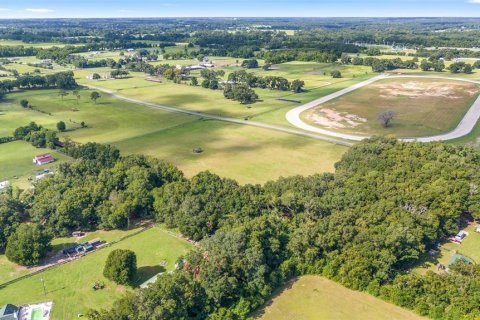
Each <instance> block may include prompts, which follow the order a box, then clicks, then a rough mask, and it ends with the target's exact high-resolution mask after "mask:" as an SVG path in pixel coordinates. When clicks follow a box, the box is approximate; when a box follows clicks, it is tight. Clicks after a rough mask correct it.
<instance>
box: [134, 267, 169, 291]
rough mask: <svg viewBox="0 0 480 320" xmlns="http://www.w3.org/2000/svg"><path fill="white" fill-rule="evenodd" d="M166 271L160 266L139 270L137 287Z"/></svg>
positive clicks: (136, 281) (136, 280) (136, 278)
mask: <svg viewBox="0 0 480 320" xmlns="http://www.w3.org/2000/svg"><path fill="white" fill-rule="evenodd" d="M165 271H166V269H165V268H164V267H162V266H160V265H155V266H143V267H140V268H138V269H137V276H136V277H135V283H134V284H135V286H139V285H141V284H142V283H144V282H145V281H147V280H148V279H150V278H152V277H153V276H155V275H157V274H159V273H162V272H165Z"/></svg>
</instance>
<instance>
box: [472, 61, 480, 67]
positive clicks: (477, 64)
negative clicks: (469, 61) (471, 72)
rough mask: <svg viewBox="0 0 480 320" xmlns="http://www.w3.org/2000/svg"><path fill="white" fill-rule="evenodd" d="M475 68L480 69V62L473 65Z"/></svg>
mask: <svg viewBox="0 0 480 320" xmlns="http://www.w3.org/2000/svg"><path fill="white" fill-rule="evenodd" d="M473 67H474V68H475V69H480V60H477V61H475V62H474V63H473Z"/></svg>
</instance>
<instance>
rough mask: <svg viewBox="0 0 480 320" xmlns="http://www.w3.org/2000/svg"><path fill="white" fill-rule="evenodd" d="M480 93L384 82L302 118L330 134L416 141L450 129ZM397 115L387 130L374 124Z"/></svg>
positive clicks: (416, 81)
mask: <svg viewBox="0 0 480 320" xmlns="http://www.w3.org/2000/svg"><path fill="white" fill-rule="evenodd" d="M479 92H480V89H479V86H478V85H475V84H471V83H466V82H461V81H455V80H443V79H442V80H440V79H421V78H411V79H410V78H396V79H386V80H381V81H377V82H375V83H372V84H370V85H368V86H366V87H363V88H360V89H358V90H355V91H353V92H350V93H348V94H345V95H343V96H341V97H339V98H336V99H334V100H331V101H329V102H326V103H324V104H322V105H320V106H318V107H316V108H313V109H310V110H307V111H306V112H304V113H303V114H302V118H303V120H304V121H306V122H307V123H309V124H313V125H318V126H321V127H324V128H327V129H329V130H335V131H341V132H347V133H356V134H363V135H372V134H380V135H387V134H388V135H395V136H397V137H418V136H429V135H436V134H440V133H445V132H448V131H450V130H453V129H454V128H455V127H456V126H457V124H458V123H459V122H460V120H461V119H462V117H463V116H464V114H465V113H466V111H467V110H468V109H469V108H470V106H471V105H472V104H473V102H474V101H475V99H476V98H477V97H478V93H479ZM383 111H393V112H394V113H395V114H396V116H395V119H394V120H393V122H392V124H391V125H390V126H389V127H388V128H384V127H383V126H382V125H381V124H380V123H379V122H378V120H377V117H378V114H380V113H381V112H383Z"/></svg>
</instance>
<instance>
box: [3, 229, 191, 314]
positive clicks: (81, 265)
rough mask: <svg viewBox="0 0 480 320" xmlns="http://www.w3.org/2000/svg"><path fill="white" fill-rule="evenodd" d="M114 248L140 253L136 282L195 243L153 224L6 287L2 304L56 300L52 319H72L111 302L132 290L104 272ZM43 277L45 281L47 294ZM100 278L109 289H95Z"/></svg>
mask: <svg viewBox="0 0 480 320" xmlns="http://www.w3.org/2000/svg"><path fill="white" fill-rule="evenodd" d="M114 249H130V250H132V251H134V252H135V253H136V255H137V266H138V268H139V277H138V279H137V281H136V283H137V284H140V283H143V282H144V281H145V280H147V279H148V278H150V277H152V276H153V275H155V274H156V273H158V272H162V271H165V270H167V271H168V270H173V269H174V265H175V262H176V260H177V259H178V257H179V256H181V255H183V254H185V253H187V252H188V251H189V250H190V249H191V244H189V243H188V242H186V241H184V240H180V239H177V238H175V237H173V236H171V235H169V234H168V233H167V232H166V231H165V230H163V229H160V228H159V227H153V228H151V229H148V230H147V231H145V232H142V233H140V234H138V235H135V236H133V237H131V238H128V239H126V240H124V241H121V242H119V243H117V244H114V245H112V246H110V247H107V248H105V249H101V250H98V251H96V252H92V253H91V254H88V255H87V256H86V257H83V258H80V259H79V260H76V261H73V262H70V263H67V264H64V265H61V266H57V267H55V268H52V269H50V270H47V271H45V272H42V273H40V274H37V275H34V276H32V277H29V278H27V279H24V280H21V281H19V282H16V283H14V284H11V285H9V286H7V287H5V288H2V289H1V290H0V305H3V304H5V303H13V304H15V305H22V304H28V303H35V302H44V301H53V309H52V317H51V318H50V319H52V320H70V319H74V318H77V315H78V314H84V313H85V312H86V311H87V310H88V309H89V308H106V307H108V306H111V305H112V304H113V302H114V301H115V300H116V299H118V298H120V297H121V296H122V294H123V293H124V292H125V291H129V290H132V289H129V288H128V287H124V286H119V285H116V284H114V283H113V282H111V281H108V280H107V279H105V278H104V277H103V275H102V272H103V266H104V264H105V261H106V258H107V256H108V254H109V253H110V252H111V251H112V250H114ZM163 260H165V261H166V262H167V265H166V267H165V268H163V267H160V265H159V264H160V262H161V261H163ZM41 279H43V280H44V281H45V287H46V292H47V293H46V295H44V293H43V288H42V281H41ZM96 281H102V282H104V283H105V285H106V287H105V289H102V290H97V291H94V290H93V289H92V286H93V284H94V283H95V282H96Z"/></svg>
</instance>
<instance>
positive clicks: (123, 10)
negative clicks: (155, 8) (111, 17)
mask: <svg viewBox="0 0 480 320" xmlns="http://www.w3.org/2000/svg"><path fill="white" fill-rule="evenodd" d="M118 12H133V11H132V10H126V9H120V10H118Z"/></svg>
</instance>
